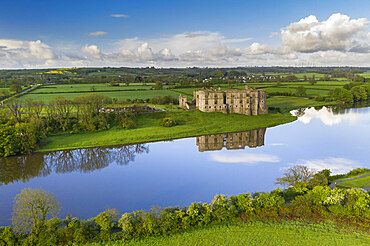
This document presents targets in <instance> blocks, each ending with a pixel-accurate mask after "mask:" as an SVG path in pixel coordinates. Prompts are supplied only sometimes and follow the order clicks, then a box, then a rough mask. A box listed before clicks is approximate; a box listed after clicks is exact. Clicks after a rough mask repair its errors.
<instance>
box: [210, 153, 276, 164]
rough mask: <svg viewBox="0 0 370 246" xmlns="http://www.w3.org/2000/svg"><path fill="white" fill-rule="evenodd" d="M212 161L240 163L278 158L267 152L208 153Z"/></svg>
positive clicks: (269, 160) (274, 160)
mask: <svg viewBox="0 0 370 246" xmlns="http://www.w3.org/2000/svg"><path fill="white" fill-rule="evenodd" d="M210 159H211V160H212V161H216V162H221V163H241V164H254V163H260V162H279V161H280V159H279V157H278V156H275V155H267V154H252V153H235V152H234V153H212V154H210Z"/></svg>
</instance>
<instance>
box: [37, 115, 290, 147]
mask: <svg viewBox="0 0 370 246" xmlns="http://www.w3.org/2000/svg"><path fill="white" fill-rule="evenodd" d="M163 117H170V118H172V119H174V120H175V121H176V122H178V125H177V126H174V127H162V126H160V125H159V123H160V121H161V119H162V118H163ZM295 119H296V117H294V116H292V115H291V114H289V113H286V114H266V115H256V116H246V115H242V114H223V113H219V112H217V113H216V112H214V113H204V112H200V111H198V110H196V111H192V112H187V111H184V110H175V109H170V110H169V111H167V112H162V113H153V114H141V115H139V117H138V127H137V128H136V129H130V130H124V129H117V128H115V127H113V128H111V129H109V130H104V131H101V132H89V133H83V134H63V135H57V136H51V137H47V138H46V139H44V143H45V144H44V145H43V146H41V148H40V149H39V151H51V150H61V149H73V148H82V147H96V146H106V145H117V144H129V143H137V142H148V141H156V140H166V139H175V138H183V137H192V136H199V135H205V134H217V133H226V132H239V131H247V130H252V129H257V128H262V127H270V126H275V125H280V124H284V123H288V122H291V121H293V120H295Z"/></svg>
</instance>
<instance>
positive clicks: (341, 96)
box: [332, 88, 353, 104]
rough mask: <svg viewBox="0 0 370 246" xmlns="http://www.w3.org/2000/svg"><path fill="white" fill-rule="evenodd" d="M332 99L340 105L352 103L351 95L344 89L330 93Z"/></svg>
mask: <svg viewBox="0 0 370 246" xmlns="http://www.w3.org/2000/svg"><path fill="white" fill-rule="evenodd" d="M332 97H333V98H334V99H335V100H337V101H340V102H342V103H348V104H352V103H353V95H352V93H351V92H350V91H348V90H346V89H344V88H336V89H335V90H334V91H333V93H332Z"/></svg>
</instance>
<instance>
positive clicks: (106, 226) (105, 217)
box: [93, 209, 120, 241]
mask: <svg viewBox="0 0 370 246" xmlns="http://www.w3.org/2000/svg"><path fill="white" fill-rule="evenodd" d="M119 216H120V214H119V212H118V210H117V209H108V210H106V211H104V212H102V213H100V214H99V215H98V216H96V217H95V218H94V219H93V220H94V222H95V223H96V224H97V225H98V226H99V227H100V237H101V239H102V240H103V241H110V240H111V233H112V229H113V228H114V227H117V225H118V218H119Z"/></svg>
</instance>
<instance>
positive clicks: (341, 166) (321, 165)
mask: <svg viewBox="0 0 370 246" xmlns="http://www.w3.org/2000/svg"><path fill="white" fill-rule="evenodd" d="M291 165H304V166H307V167H309V168H311V169H314V170H316V171H321V170H323V169H330V171H331V172H332V174H342V173H347V172H349V171H350V170H352V169H355V168H358V167H360V164H359V163H358V162H357V161H355V160H351V159H347V158H335V157H329V158H325V159H313V160H300V161H298V162H297V163H293V164H291Z"/></svg>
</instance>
